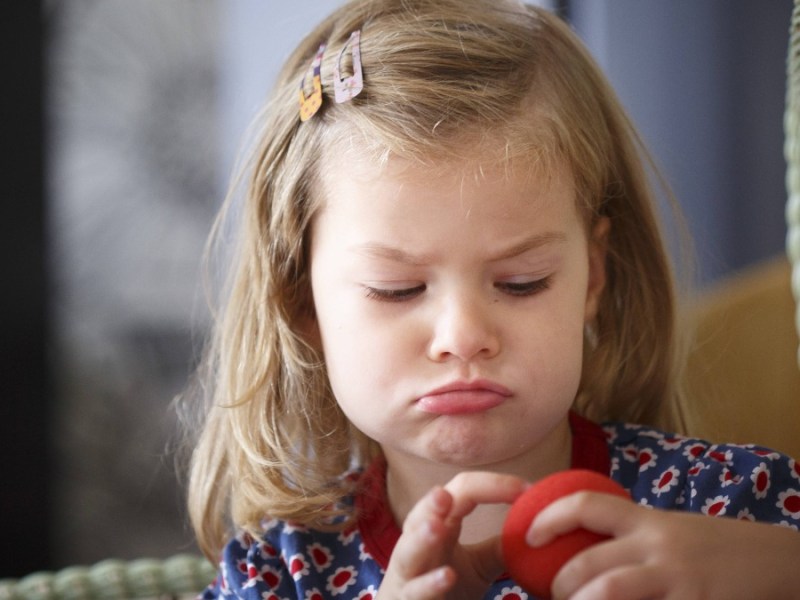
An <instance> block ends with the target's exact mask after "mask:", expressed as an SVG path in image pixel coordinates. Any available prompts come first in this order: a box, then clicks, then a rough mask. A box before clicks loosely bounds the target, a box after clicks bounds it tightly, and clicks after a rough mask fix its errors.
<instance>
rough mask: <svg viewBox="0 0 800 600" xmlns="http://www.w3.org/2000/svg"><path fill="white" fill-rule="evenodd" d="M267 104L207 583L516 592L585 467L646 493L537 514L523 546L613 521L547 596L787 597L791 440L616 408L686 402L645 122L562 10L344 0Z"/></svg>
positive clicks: (243, 255)
mask: <svg viewBox="0 0 800 600" xmlns="http://www.w3.org/2000/svg"><path fill="white" fill-rule="evenodd" d="M266 119H267V120H266V123H265V125H264V128H263V130H262V135H261V137H260V144H259V146H258V148H257V150H256V152H255V155H254V157H253V161H252V165H251V166H252V177H251V179H250V182H249V187H248V190H247V195H246V200H245V205H244V207H243V209H242V211H241V243H240V247H239V248H238V259H237V262H236V266H235V269H233V271H232V283H231V288H230V290H231V291H230V295H229V297H228V298H227V302H226V307H225V310H224V311H223V312H222V314H221V315H220V317H219V320H218V326H217V328H216V334H215V337H214V339H213V343H212V345H211V349H210V352H209V358H208V363H207V367H208V370H207V373H208V376H209V389H210V390H211V393H210V402H209V407H208V410H207V415H206V417H205V423H204V427H203V430H202V433H201V436H200V439H199V442H198V444H197V448H196V451H195V454H194V459H193V467H192V474H191V485H190V488H191V489H190V506H191V514H192V519H193V523H194V526H195V528H196V530H197V535H198V539H199V543H200V544H201V546H202V548H203V549H204V551H205V552H206V554H207V555H208V556H209V557H210V558H211V559H212V560H215V561H216V560H219V561H220V573H219V577H218V578H217V580H216V581H215V583H214V584H213V585H212V586H210V587H209V589H208V590H207V591H206V593H205V595H204V597H205V598H221V597H236V598H265V599H266V598H274V599H284V598H299V599H303V600H308V599H311V598H347V599H350V598H361V599H365V598H374V597H375V596H376V595H378V596H379V597H380V598H381V600H391V599H392V598H415V599H423V600H424V599H428V598H444V597H449V598H459V599H471V598H487V599H497V598H528V597H529V596H528V594H527V593H526V592H525V591H524V590H523V589H521V588H520V587H519V586H518V585H517V584H516V583H515V582H514V581H512V580H510V579H509V578H508V576H507V575H504V565H503V560H502V557H501V555H500V552H499V543H498V534H499V532H500V530H501V526H502V523H503V519H504V517H505V514H506V511H507V508H508V504H509V503H511V502H513V501H514V499H515V498H517V497H518V496H519V495H520V494H521V493H522V491H523V490H524V489H525V486H526V485H527V484H526V482H531V481H536V480H537V479H539V478H541V477H543V476H545V475H547V474H550V473H553V472H555V471H559V470H562V469H566V468H569V467H582V468H590V469H594V470H597V471H600V472H603V473H606V474H610V475H611V476H612V477H613V478H614V479H616V480H617V481H619V482H621V483H622V484H623V485H624V486H625V487H626V488H627V489H629V490H630V493H631V495H632V497H633V498H634V500H635V501H636V502H635V503H627V502H625V501H620V500H617V499H614V498H611V497H606V496H601V495H596V494H589V493H579V494H575V495H572V496H569V497H567V498H565V499H563V500H562V501H560V502H558V503H555V504H553V505H552V506H551V507H550V508H549V509H548V510H547V511H545V512H543V513H542V514H541V515H540V516H539V518H537V519H536V521H535V522H534V523H533V524H532V526H531V528H530V530H529V532H528V541H529V542H530V543H531V544H532V545H536V544H544V543H546V542H547V541H548V540H549V539H551V538H552V537H554V536H556V535H558V534H560V533H562V532H565V531H568V530H570V529H573V528H575V527H578V526H580V527H586V528H589V529H592V530H595V531H598V532H601V533H604V534H608V535H609V536H611V538H610V540H609V541H607V542H605V543H603V544H600V545H598V546H595V547H593V548H592V549H590V550H587V551H585V552H583V553H581V554H579V555H577V556H576V557H575V558H574V559H573V560H571V561H570V562H569V563H567V564H566V565H565V566H564V568H563V569H562V571H561V572H560V573H559V575H558V577H557V578H556V580H555V582H554V584H553V593H554V594H555V595H556V596H558V597H572V598H695V597H704V598H778V597H792V596H794V597H798V596H800V592H798V590H800V570H798V569H797V568H796V567H797V557H798V556H800V536H798V534H797V533H796V531H795V530H796V529H797V526H798V524H799V523H800V468H798V466H797V465H796V463H794V461H791V460H790V459H788V458H787V457H785V456H781V455H779V454H777V453H773V452H769V451H767V450H762V449H759V448H753V447H736V446H719V445H710V444H707V443H705V442H702V441H698V440H692V439H688V438H682V437H678V436H671V435H666V434H664V433H660V432H659V431H657V430H654V429H650V428H649V427H646V426H643V425H639V426H632V425H624V424H621V423H624V422H637V423H645V424H649V425H654V424H658V425H660V426H663V427H672V426H674V425H675V423H674V421H673V420H671V410H670V406H674V402H673V401H674V398H675V395H676V392H675V385H674V382H675V381H676V377H677V375H676V374H677V367H678V362H677V360H676V359H675V358H674V355H675V347H676V346H677V343H676V339H675V338H676V335H675V331H674V325H673V318H674V300H673V289H672V283H671V274H670V269H669V266H668V261H667V259H666V257H665V252H664V249H663V245H662V241H661V238H660V234H659V231H658V228H657V225H656V222H655V219H654V216H653V206H652V198H651V194H650V192H649V190H648V188H647V184H646V177H645V174H644V170H643V167H642V164H641V162H640V159H639V158H638V153H639V144H638V142H637V138H636V136H635V133H634V132H633V128H632V126H631V124H630V123H629V121H628V120H627V118H626V117H625V115H624V113H623V111H622V109H621V108H620V105H619V103H618V102H617V100H616V99H615V97H614V94H613V93H612V91H611V90H610V88H609V86H608V84H607V83H606V81H605V80H604V78H603V77H602V76H601V74H600V72H599V70H598V68H597V67H596V66H595V65H594V63H593V62H592V61H591V59H590V58H589V56H588V54H587V53H586V51H585V50H584V49H583V48H582V46H581V45H580V43H579V42H578V41H577V39H576V38H575V37H574V36H573V35H572V33H571V32H570V31H569V29H568V28H567V27H566V26H565V25H563V24H562V23H560V22H559V21H558V20H557V19H556V18H555V17H553V16H552V15H550V14H548V13H547V12H544V11H542V10H539V9H536V8H532V7H527V6H524V5H522V4H518V3H515V2H512V1H510V0H509V1H499V2H498V1H496V0H356V1H354V2H351V3H349V4H347V5H345V6H344V7H342V8H341V9H339V10H338V11H337V12H335V13H334V14H333V15H332V16H331V17H329V18H328V19H327V20H326V21H325V22H323V23H322V24H321V25H320V26H319V27H318V28H317V29H316V30H315V31H314V32H313V33H312V34H311V35H309V36H308V38H307V39H306V40H305V41H304V42H303V43H302V44H301V45H300V47H299V48H298V49H297V51H296V52H295V53H294V54H293V55H292V56H291V57H290V58H289V60H288V62H287V64H286V66H285V69H284V71H283V73H282V75H281V77H280V80H279V83H278V86H277V89H276V91H275V95H274V98H273V100H272V102H271V103H270V104H269V106H268V107H267V111H266ZM600 421H602V422H605V423H606V425H605V426H604V428H601V427H600V426H599V425H596V424H595V423H596V422H600ZM645 507H657V508H664V509H674V510H669V511H667V510H657V511H655V510H648V509H647V508H645ZM690 513H706V514H708V515H718V516H721V515H725V516H732V517H738V519H712V518H708V517H707V516H703V515H701V514H690ZM750 521H765V522H771V523H773V524H780V525H785V527H774V526H770V525H766V524H763V523H760V524H756V523H752V522H750ZM401 527H402V529H401ZM231 537H232V539H231Z"/></svg>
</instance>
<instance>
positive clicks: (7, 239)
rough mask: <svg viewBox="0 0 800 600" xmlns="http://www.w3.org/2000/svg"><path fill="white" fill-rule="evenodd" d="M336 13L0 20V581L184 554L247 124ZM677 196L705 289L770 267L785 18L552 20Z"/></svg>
mask: <svg viewBox="0 0 800 600" xmlns="http://www.w3.org/2000/svg"><path fill="white" fill-rule="evenodd" d="M338 4H340V2H339V1H338V0H313V1H312V0H293V1H292V2H281V1H277V0H275V1H273V0H226V1H223V0H206V1H204V2H196V1H192V0H137V1H136V2H131V1H130V0H39V1H38V2H36V1H32V0H29V1H27V2H17V3H7V5H6V6H5V7H4V8H3V12H2V20H1V22H2V36H0V40H2V41H1V42H0V43H2V47H0V49H1V50H2V52H1V53H0V56H2V61H3V72H4V73H5V74H6V76H5V79H4V81H5V83H4V93H3V100H2V103H1V105H2V110H3V113H2V116H3V118H2V121H1V122H2V128H3V135H2V136H0V139H2V144H3V146H2V155H1V156H2V158H3V173H4V177H3V180H4V181H3V185H2V186H0V189H2V215H3V218H2V219H1V220H0V223H2V224H1V225H0V244H2V246H0V248H2V252H0V268H1V269H2V271H0V275H2V277H3V281H4V284H3V286H2V287H3V293H2V295H0V298H2V300H1V301H0V306H2V310H0V322H1V323H2V335H0V339H1V340H2V346H1V347H2V360H0V365H2V367H0V368H1V369H2V372H1V373H0V382H2V383H0V390H2V396H0V399H1V401H0V406H2V413H0V415H1V416H0V452H2V455H1V457H0V465H2V469H1V470H0V481H1V482H2V483H0V486H1V487H0V490H2V491H0V537H2V543H0V548H2V550H0V578H1V577H6V576H19V575H22V574H24V573H28V572H31V571H35V570H40V569H53V568H58V567H61V566H65V565H69V564H78V563H82V564H87V563H92V562H96V561H97V560H100V559H102V558H107V557H112V556H113V557H119V558H134V557H142V556H154V557H166V556H169V555H171V554H174V553H176V552H180V551H187V550H188V551H192V550H193V544H192V536H191V533H190V531H189V529H188V526H187V524H186V519H185V514H184V510H183V502H184V500H183V491H182V480H181V477H182V473H181V471H180V468H176V464H175V456H176V452H175V450H176V447H177V445H178V443H179V436H178V427H177V418H176V415H175V411H174V410H173V406H172V402H173V398H174V397H175V396H176V394H178V393H180V391H181V390H182V389H183V387H184V385H185V384H186V381H187V377H188V376H189V375H190V373H191V370H192V367H193V365H194V364H195V361H196V359H197V356H198V352H199V348H200V345H201V343H202V339H203V334H204V331H205V327H206V324H207V314H206V310H205V300H204V298H203V294H202V290H201V254H202V249H203V244H204V242H205V238H206V235H207V233H208V231H209V228H210V226H211V221H212V219H213V216H214V213H215V211H216V209H217V208H218V207H219V204H220V201H221V199H222V197H223V195H224V193H225V189H226V185H227V181H228V178H229V175H230V172H231V169H232V166H233V163H234V159H235V156H236V153H237V150H238V148H239V143H240V140H241V138H242V135H243V133H244V131H245V128H246V126H247V124H248V123H249V121H250V119H251V118H252V117H253V116H254V114H255V112H256V110H257V109H258V107H259V105H260V104H261V102H262V100H263V99H264V97H265V95H266V94H267V91H268V90H269V88H270V86H271V83H272V81H273V79H274V78H275V76H276V74H277V70H278V68H279V66H280V64H281V62H282V61H283V59H284V58H285V57H286V56H287V54H288V53H289V52H290V50H291V49H292V48H293V46H294V45H295V44H296V42H297V41H298V40H299V39H300V37H301V36H302V35H303V34H304V33H306V32H307V31H308V30H309V29H310V28H311V27H312V26H313V25H315V24H316V23H317V21H318V20H319V19H320V18H321V17H322V16H323V15H325V14H327V13H328V12H330V11H331V10H332V9H333V8H334V7H335V6H337V5H338ZM546 4H548V6H550V7H551V8H552V9H553V10H556V11H558V12H559V13H560V14H562V15H563V16H564V17H565V18H566V19H568V20H570V21H571V23H572V24H573V25H574V27H575V29H576V30H577V31H578V33H579V34H580V35H581V36H582V37H583V38H584V40H585V41H586V43H587V44H588V46H589V48H590V50H591V51H592V52H593V54H594V55H595V57H596V58H597V60H598V62H599V63H600V65H601V66H602V68H603V69H604V70H605V71H606V73H607V74H608V76H609V78H610V79H611V81H612V84H613V85H614V86H615V87H616V89H617V91H618V93H619V95H620V97H621V99H622V101H623V104H625V105H626V106H627V107H628V109H629V111H630V113H631V115H632V117H633V119H634V121H635V122H636V123H637V125H638V126H639V128H640V130H641V133H642V136H643V138H644V140H645V141H646V143H647V144H648V145H649V146H650V148H651V150H652V152H653V154H654V156H655V158H656V161H657V162H658V164H659V166H660V167H661V169H662V170H663V172H664V174H665V175H666V177H667V179H668V180H669V181H670V182H671V184H672V186H673V189H674V192H675V194H676V195H677V197H678V199H679V200H680V202H681V205H682V208H683V211H684V212H685V214H686V216H687V219H688V221H689V226H690V229H691V232H692V234H693V236H694V240H695V243H696V255H697V261H698V277H697V278H698V284H699V285H701V286H706V285H710V284H712V283H714V282H716V281H718V280H720V279H723V278H724V277H726V276H727V275H729V274H731V273H733V272H736V271H738V270H740V269H742V268H745V267H747V266H750V265H753V264H757V263H759V262H760V261H764V260H766V259H768V258H770V257H774V256H777V255H779V254H781V253H782V252H783V245H784V237H785V222H784V216H783V211H784V203H785V185H784V173H785V163H784V160H783V155H782V143H783V129H782V117H783V110H784V96H785V64H786V62H785V57H786V50H787V45H788V40H789V33H788V32H789V20H790V14H791V0H770V1H769V2H763V1H759V0H703V1H702V2H697V1H696V0H670V1H669V2H667V1H665V0H560V1H554V2H550V3H546Z"/></svg>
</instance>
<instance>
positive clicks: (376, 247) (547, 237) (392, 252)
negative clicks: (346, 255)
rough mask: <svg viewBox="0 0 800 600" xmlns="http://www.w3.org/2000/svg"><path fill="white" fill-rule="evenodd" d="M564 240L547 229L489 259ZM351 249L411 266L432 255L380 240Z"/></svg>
mask: <svg viewBox="0 0 800 600" xmlns="http://www.w3.org/2000/svg"><path fill="white" fill-rule="evenodd" d="M566 241H567V236H566V234H564V233H562V232H560V231H548V232H545V233H539V234H536V235H532V236H530V237H527V238H524V239H523V240H521V241H519V242H517V243H516V244H513V245H512V246H510V247H508V248H506V249H504V250H503V251H502V252H499V253H498V254H497V255H495V256H493V257H492V258H491V259H489V260H490V262H497V261H501V260H507V259H509V258H514V257H516V256H520V255H521V254H525V253H526V252H528V251H530V250H535V249H537V248H541V247H543V246H548V245H550V244H557V243H564V242H566ZM351 249H352V250H353V251H354V252H356V253H357V254H363V255H365V256H369V257H374V258H382V259H386V260H390V261H393V262H397V263H402V264H407V265H411V266H424V265H426V264H430V263H431V262H432V257H430V256H429V255H426V254H412V253H410V252H407V251H405V250H401V249H400V248H396V247H394V246H388V245H386V244H383V243H381V242H366V243H363V244H357V245H355V246H353V247H352V248H351Z"/></svg>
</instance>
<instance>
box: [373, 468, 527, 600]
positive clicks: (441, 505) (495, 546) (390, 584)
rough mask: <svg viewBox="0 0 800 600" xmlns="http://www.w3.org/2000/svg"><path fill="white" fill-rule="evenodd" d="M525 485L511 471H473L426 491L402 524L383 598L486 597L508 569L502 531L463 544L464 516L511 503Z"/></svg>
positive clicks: (462, 599)
mask: <svg viewBox="0 0 800 600" xmlns="http://www.w3.org/2000/svg"><path fill="white" fill-rule="evenodd" d="M525 488H526V483H525V482H524V481H523V480H522V479H519V478H517V477H514V476H511V475H501V474H496V473H484V472H471V473H461V474H460V475H457V476H456V477H454V478H453V479H452V480H451V481H450V482H448V483H447V485H445V486H444V487H443V488H442V487H436V488H434V489H432V490H431V491H430V492H428V493H427V494H426V495H425V496H424V497H423V498H422V499H421V500H420V501H419V502H417V504H416V505H415V506H414V508H413V509H411V512H409V514H408V516H407V517H406V520H405V522H404V523H403V533H402V535H401V536H400V539H399V540H398V542H397V545H396V546H395V549H394V552H393V553H392V558H391V560H390V561H389V567H388V568H387V570H386V576H385V577H384V579H383V583H382V584H381V587H380V590H379V592H378V598H379V600H399V599H405V598H413V599H415V600H440V599H443V598H448V597H450V598H458V599H459V600H470V599H472V598H482V597H483V595H484V594H485V593H486V590H487V589H488V588H489V586H490V585H491V583H492V582H493V581H494V580H495V579H496V578H497V577H498V576H499V575H500V574H501V573H502V572H503V570H504V565H503V558H502V552H501V544H500V536H499V532H498V535H496V536H493V537H491V538H489V539H486V540H483V541H482V542H480V543H478V544H473V545H469V546H464V545H461V544H459V543H458V538H459V535H460V533H461V523H462V520H463V519H464V517H466V516H467V515H469V514H470V513H471V512H472V511H473V510H475V508H476V507H477V506H478V505H479V504H498V503H506V504H510V503H512V502H513V501H514V500H516V499H517V497H519V495H520V494H522V492H523V491H524V490H525Z"/></svg>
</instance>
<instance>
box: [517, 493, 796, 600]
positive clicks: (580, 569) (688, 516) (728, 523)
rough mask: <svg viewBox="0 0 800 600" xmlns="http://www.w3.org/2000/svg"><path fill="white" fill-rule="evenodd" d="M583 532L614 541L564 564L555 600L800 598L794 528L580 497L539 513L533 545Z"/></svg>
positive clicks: (595, 496)
mask: <svg viewBox="0 0 800 600" xmlns="http://www.w3.org/2000/svg"><path fill="white" fill-rule="evenodd" d="M577 527H584V528H586V529H589V530H592V531H595V532H597V533H601V534H606V535H610V536H612V539H610V540H607V541H605V542H602V543H599V544H597V545H595V546H592V547H590V548H588V549H587V550H585V551H584V552H581V553H580V554H578V555H576V556H575V557H573V558H572V559H571V560H570V561H568V562H567V563H566V564H565V565H564V566H563V568H562V569H561V571H559V573H558V575H557V576H556V578H555V580H554V581H553V586H552V591H553V596H554V598H570V599H572V600H581V599H589V598H591V599H592V600H602V599H604V598H614V599H615V600H641V599H652V598H666V599H675V600H677V599H681V600H687V599H688V600H691V599H694V598H704V599H711V600H713V599H716V598H720V599H722V598H724V599H726V600H731V599H737V598H741V599H742V600H745V599H746V600H750V599H752V598H800V534H798V533H797V532H796V531H794V530H791V529H788V528H784V527H778V526H775V525H767V524H763V523H753V522H750V521H741V520H736V519H732V518H726V517H708V516H705V515H698V514H693V513H684V512H675V511H664V510H655V509H649V508H645V507H643V506H639V505H636V504H632V503H631V502H628V501H626V500H623V499H620V498H615V497H613V496H609V495H604V494H596V493H591V492H579V493H577V494H573V495H570V496H566V497H564V498H562V499H560V500H558V501H556V502H554V503H553V504H551V505H550V506H548V507H547V508H546V509H544V510H543V511H542V512H541V513H539V515H538V516H537V517H536V519H534V522H533V524H532V526H531V527H530V529H529V530H528V535H527V539H528V541H529V543H530V542H533V544H532V545H544V544H546V543H547V542H548V541H550V540H552V539H553V538H554V537H556V536H557V535H560V534H562V533H565V532H567V531H571V530H573V529H575V528H577Z"/></svg>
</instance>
